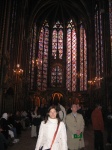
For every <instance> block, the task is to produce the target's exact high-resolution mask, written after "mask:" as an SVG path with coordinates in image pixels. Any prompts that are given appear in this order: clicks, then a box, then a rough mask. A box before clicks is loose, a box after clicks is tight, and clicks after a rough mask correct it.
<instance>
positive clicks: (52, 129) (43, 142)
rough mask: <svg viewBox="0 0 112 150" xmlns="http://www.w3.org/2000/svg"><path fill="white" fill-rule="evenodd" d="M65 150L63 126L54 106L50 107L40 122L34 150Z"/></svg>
mask: <svg viewBox="0 0 112 150" xmlns="http://www.w3.org/2000/svg"><path fill="white" fill-rule="evenodd" d="M39 149H43V150H45V149H46V150H47V149H52V150H67V135H66V128H65V124H64V123H63V122H62V121H60V119H59V115H58V111H57V108H56V106H51V107H50V108H49V109H48V113H47V115H46V118H45V120H44V121H42V122H41V125H40V130H39V135H38V140H37V143H36V148H35V150H39Z"/></svg>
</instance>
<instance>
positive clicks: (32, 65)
mask: <svg viewBox="0 0 112 150" xmlns="http://www.w3.org/2000/svg"><path fill="white" fill-rule="evenodd" d="M36 32H37V28H36V24H35V25H34V27H33V28H32V33H31V34H32V37H33V38H32V39H31V42H30V61H29V68H30V69H29V74H30V77H29V78H30V79H29V80H30V85H29V86H30V87H29V88H30V89H31V90H33V88H34V71H35V70H34V68H35V63H33V61H35V49H36Z"/></svg>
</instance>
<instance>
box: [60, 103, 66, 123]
mask: <svg viewBox="0 0 112 150" xmlns="http://www.w3.org/2000/svg"><path fill="white" fill-rule="evenodd" d="M58 106H59V108H60V110H59V117H60V119H61V121H63V122H65V118H66V110H65V108H64V106H62V105H61V104H60V103H58Z"/></svg>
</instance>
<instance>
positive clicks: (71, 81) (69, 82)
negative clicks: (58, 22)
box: [66, 20, 77, 92]
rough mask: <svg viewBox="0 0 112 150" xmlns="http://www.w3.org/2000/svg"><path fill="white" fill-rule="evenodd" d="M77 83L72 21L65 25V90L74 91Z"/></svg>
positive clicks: (75, 43)
mask: <svg viewBox="0 0 112 150" xmlns="http://www.w3.org/2000/svg"><path fill="white" fill-rule="evenodd" d="M76 82H77V37H76V29H75V26H74V24H73V22H72V20H71V21H70V22H69V23H68V25H67V53H66V88H67V89H68V91H70V92H71V91H76Z"/></svg>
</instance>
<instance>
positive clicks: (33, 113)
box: [31, 106, 38, 137]
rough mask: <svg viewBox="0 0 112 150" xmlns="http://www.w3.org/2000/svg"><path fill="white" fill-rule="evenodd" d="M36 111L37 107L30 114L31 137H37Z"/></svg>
mask: <svg viewBox="0 0 112 150" xmlns="http://www.w3.org/2000/svg"><path fill="white" fill-rule="evenodd" d="M37 111H38V107H37V106H36V108H35V110H34V111H33V112H32V113H31V116H32V125H31V137H37V127H36V126H37V123H38V122H37V117H38V116H37Z"/></svg>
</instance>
